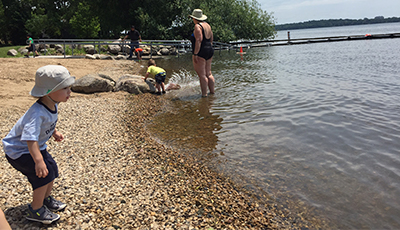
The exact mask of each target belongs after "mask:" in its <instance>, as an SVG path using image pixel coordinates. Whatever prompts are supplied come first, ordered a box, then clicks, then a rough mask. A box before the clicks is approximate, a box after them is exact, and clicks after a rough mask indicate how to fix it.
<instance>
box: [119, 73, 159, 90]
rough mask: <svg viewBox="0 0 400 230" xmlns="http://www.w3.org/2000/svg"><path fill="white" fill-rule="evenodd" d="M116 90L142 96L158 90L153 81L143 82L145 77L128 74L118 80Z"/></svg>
mask: <svg viewBox="0 0 400 230" xmlns="http://www.w3.org/2000/svg"><path fill="white" fill-rule="evenodd" d="M114 90H115V91H126V92H128V93H131V94H142V93H154V92H155V91H156V88H155V87H154V84H153V83H152V82H151V81H143V76H139V75H131V74H126V75H124V76H122V77H120V78H119V79H118V81H117V84H116V86H115V89H114Z"/></svg>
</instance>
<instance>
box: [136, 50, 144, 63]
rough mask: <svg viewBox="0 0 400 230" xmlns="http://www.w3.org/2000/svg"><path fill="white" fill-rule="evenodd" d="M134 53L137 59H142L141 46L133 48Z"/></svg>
mask: <svg viewBox="0 0 400 230" xmlns="http://www.w3.org/2000/svg"><path fill="white" fill-rule="evenodd" d="M135 54H136V57H137V58H138V59H139V61H141V60H142V55H143V49H142V48H136V49H135Z"/></svg>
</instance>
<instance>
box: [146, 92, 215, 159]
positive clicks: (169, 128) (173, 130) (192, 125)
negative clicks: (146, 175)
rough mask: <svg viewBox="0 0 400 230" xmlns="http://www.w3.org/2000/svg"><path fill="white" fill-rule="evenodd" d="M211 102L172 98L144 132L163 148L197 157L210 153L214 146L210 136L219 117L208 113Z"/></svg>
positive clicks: (206, 99)
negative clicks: (158, 140) (151, 135)
mask: <svg viewBox="0 0 400 230" xmlns="http://www.w3.org/2000/svg"><path fill="white" fill-rule="evenodd" d="M187 99H190V100H187ZM213 101H214V96H209V97H205V98H202V97H199V96H198V95H191V96H186V97H184V98H182V97H181V98H177V97H176V98H174V99H172V100H171V105H170V107H169V109H168V111H166V112H164V113H162V114H160V115H158V116H157V118H156V119H154V120H153V121H152V123H150V124H148V125H147V128H148V130H149V131H150V132H151V133H152V134H154V136H155V137H156V138H159V139H160V140H162V142H163V143H165V144H167V145H171V146H175V147H176V146H178V147H179V148H181V149H188V150H192V151H191V152H197V153H199V152H202V153H204V152H211V151H213V150H214V149H215V148H216V145H217V142H218V137H217V136H216V135H215V134H214V132H215V131H218V130H220V129H221V125H220V124H221V122H222V118H221V117H220V116H218V115H215V114H213V113H211V112H210V108H211V106H212V104H213ZM201 155H202V156H203V154H201Z"/></svg>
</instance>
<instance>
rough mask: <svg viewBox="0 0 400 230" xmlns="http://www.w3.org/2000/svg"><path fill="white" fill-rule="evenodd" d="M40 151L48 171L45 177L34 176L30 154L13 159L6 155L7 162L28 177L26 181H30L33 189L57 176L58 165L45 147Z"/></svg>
mask: <svg viewBox="0 0 400 230" xmlns="http://www.w3.org/2000/svg"><path fill="white" fill-rule="evenodd" d="M40 153H42V156H43V160H44V163H45V164H46V166H47V170H48V171H49V174H47V176H46V177H45V178H39V177H38V176H36V171H35V162H34V161H33V158H32V156H31V154H24V155H22V156H21V157H19V158H17V159H15V160H13V159H11V158H10V157H8V156H7V155H6V157H7V160H8V162H9V163H10V164H11V165H12V166H13V167H14V168H15V169H16V170H18V171H20V172H21V173H22V174H24V175H25V176H26V177H28V181H29V183H31V185H32V189H33V190H35V189H37V188H40V187H42V186H44V185H46V184H48V183H50V182H52V181H53V180H54V179H56V178H57V177H58V167H57V163H56V162H55V161H54V159H53V157H52V156H51V155H50V154H49V153H48V152H47V150H46V149H45V150H42V151H40Z"/></svg>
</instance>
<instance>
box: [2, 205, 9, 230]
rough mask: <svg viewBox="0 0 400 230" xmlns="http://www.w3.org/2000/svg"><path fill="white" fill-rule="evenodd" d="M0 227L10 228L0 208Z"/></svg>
mask: <svg viewBox="0 0 400 230" xmlns="http://www.w3.org/2000/svg"><path fill="white" fill-rule="evenodd" d="M0 229H1V230H11V227H10V224H9V223H8V221H7V219H6V216H5V215H4V212H3V210H1V208H0Z"/></svg>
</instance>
